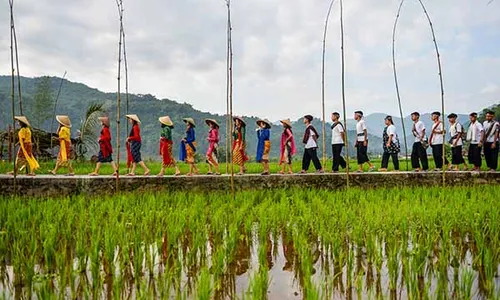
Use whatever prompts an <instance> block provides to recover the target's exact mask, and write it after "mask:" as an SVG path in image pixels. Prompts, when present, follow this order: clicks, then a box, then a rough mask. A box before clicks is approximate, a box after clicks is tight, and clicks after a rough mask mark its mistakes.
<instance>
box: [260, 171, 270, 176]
mask: <svg viewBox="0 0 500 300" xmlns="http://www.w3.org/2000/svg"><path fill="white" fill-rule="evenodd" d="M260 175H262V176H267V175H269V172H268V171H266V172H262V173H260Z"/></svg>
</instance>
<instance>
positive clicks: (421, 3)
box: [418, 0, 447, 186]
mask: <svg viewBox="0 0 500 300" xmlns="http://www.w3.org/2000/svg"><path fill="white" fill-rule="evenodd" d="M418 2H420V5H421V6H422V9H423V11H424V14H425V16H426V17H427V21H428V22H429V26H430V29H431V33H432V41H433V43H434V48H435V50H436V58H437V64H438V71H439V84H440V88H441V115H442V116H443V118H444V117H445V116H444V113H445V111H444V83H443V70H442V67H441V55H440V53H439V47H438V44H437V40H436V34H435V32H434V26H433V25H432V20H431V17H430V16H429V13H428V12H427V9H426V8H425V5H424V3H423V2H422V0H418ZM442 135H443V156H442V160H443V167H442V174H443V176H442V179H443V186H444V185H445V184H446V172H445V170H446V167H447V166H446V165H445V157H446V151H445V150H446V148H445V143H444V141H445V140H446V139H445V136H446V133H445V130H444V122H443V133H442Z"/></svg>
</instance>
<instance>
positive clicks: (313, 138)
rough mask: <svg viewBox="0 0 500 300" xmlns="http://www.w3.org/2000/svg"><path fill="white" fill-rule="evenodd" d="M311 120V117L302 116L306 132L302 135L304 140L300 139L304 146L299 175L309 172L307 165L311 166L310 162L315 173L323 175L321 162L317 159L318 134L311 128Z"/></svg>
mask: <svg viewBox="0 0 500 300" xmlns="http://www.w3.org/2000/svg"><path fill="white" fill-rule="evenodd" d="M312 120H313V116H311V115H306V116H304V124H305V125H306V130H305V133H304V138H303V139H302V143H303V144H304V145H305V149H304V156H303V157H302V170H301V171H300V173H301V174H306V173H307V171H308V170H309V165H310V164H311V160H312V162H313V164H314V167H315V168H316V173H324V171H323V167H322V166H321V162H320V161H319V159H318V152H317V150H318V144H317V140H318V138H319V134H318V132H317V131H316V129H315V128H314V126H312V124H311V122H312Z"/></svg>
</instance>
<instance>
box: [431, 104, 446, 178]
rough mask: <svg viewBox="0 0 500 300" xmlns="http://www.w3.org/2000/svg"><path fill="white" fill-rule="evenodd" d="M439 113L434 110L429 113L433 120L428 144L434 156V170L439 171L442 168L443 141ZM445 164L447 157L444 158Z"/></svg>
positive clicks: (442, 127)
mask: <svg viewBox="0 0 500 300" xmlns="http://www.w3.org/2000/svg"><path fill="white" fill-rule="evenodd" d="M440 117H441V113H440V112H438V111H435V112H433V113H432V114H431V119H432V121H433V122H434V123H433V124H432V130H431V136H430V137H429V145H430V146H431V148H432V156H433V158H434V164H435V165H436V168H435V169H434V171H441V169H442V168H443V156H444V155H443V153H444V152H443V143H444V134H445V131H444V125H443V122H441V120H440V119H439V118H440ZM444 161H445V164H446V165H448V159H446V157H445V158H444Z"/></svg>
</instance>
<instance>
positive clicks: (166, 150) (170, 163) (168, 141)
mask: <svg viewBox="0 0 500 300" xmlns="http://www.w3.org/2000/svg"><path fill="white" fill-rule="evenodd" d="M158 121H160V124H161V133H160V156H161V160H162V164H161V170H160V173H158V175H157V176H158V177H162V176H163V175H165V170H166V169H167V168H172V167H174V168H175V176H179V175H180V174H181V171H180V170H179V167H178V166H177V163H176V161H175V159H174V155H173V148H174V141H173V139H172V129H174V123H173V122H172V120H171V119H170V117H169V116H163V117H160V118H159V119H158Z"/></svg>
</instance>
